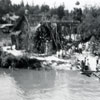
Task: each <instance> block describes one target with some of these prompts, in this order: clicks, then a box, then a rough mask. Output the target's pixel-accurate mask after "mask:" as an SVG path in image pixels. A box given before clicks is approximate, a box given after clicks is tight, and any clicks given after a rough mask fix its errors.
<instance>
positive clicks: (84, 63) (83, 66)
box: [80, 57, 90, 71]
mask: <svg viewBox="0 0 100 100" xmlns="http://www.w3.org/2000/svg"><path fill="white" fill-rule="evenodd" d="M80 67H81V70H82V71H89V70H90V63H89V59H88V58H87V57H85V58H84V60H82V61H81V66H80Z"/></svg>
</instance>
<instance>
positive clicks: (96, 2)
mask: <svg viewBox="0 0 100 100" xmlns="http://www.w3.org/2000/svg"><path fill="white" fill-rule="evenodd" d="M11 1H12V3H13V4H19V3H20V2H21V1H22V0H11ZM23 1H24V3H25V4H26V3H27V2H28V4H30V5H32V3H34V5H37V4H38V5H40V6H41V5H42V4H48V5H49V6H50V7H54V6H55V7H58V6H59V5H61V4H64V5H65V9H68V10H72V9H73V8H74V7H76V5H75V3H76V2H77V1H79V2H80V5H79V6H77V7H80V8H84V6H89V7H90V6H97V7H98V6H100V0H23Z"/></svg>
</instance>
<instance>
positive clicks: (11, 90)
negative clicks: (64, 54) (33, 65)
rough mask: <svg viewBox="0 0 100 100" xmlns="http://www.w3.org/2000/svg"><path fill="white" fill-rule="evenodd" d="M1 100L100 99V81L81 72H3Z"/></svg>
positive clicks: (0, 82)
mask: <svg viewBox="0 0 100 100" xmlns="http://www.w3.org/2000/svg"><path fill="white" fill-rule="evenodd" d="M0 100H100V81H99V80H98V79H97V78H96V77H87V76H85V75H81V74H80V73H79V72H78V71H54V70H50V71H44V70H41V71H34V70H8V69H0Z"/></svg>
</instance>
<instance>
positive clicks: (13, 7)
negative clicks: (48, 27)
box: [0, 0, 82, 20]
mask: <svg viewBox="0 0 100 100" xmlns="http://www.w3.org/2000/svg"><path fill="white" fill-rule="evenodd" d="M25 10H28V14H41V15H43V14H46V15H47V14H48V15H50V17H52V16H54V17H55V18H56V19H62V18H63V19H72V18H74V19H77V18H76V16H77V15H76V12H77V11H76V9H74V10H73V11H72V12H69V11H68V10H65V6H64V5H60V6H59V7H54V8H50V7H49V5H46V4H43V5H42V6H39V5H34V4H33V5H29V4H28V3H27V4H26V5H25V4H24V2H23V0H22V2H21V3H20V4H12V2H11V0H0V17H2V16H3V15H4V14H7V13H11V12H14V13H15V14H17V15H23V14H25ZM77 13H78V14H80V15H82V11H81V9H80V10H79V11H78V12H77ZM73 15H75V16H73ZM78 19H79V20H80V18H79V16H78Z"/></svg>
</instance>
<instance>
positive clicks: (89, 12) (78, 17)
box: [0, 0, 100, 40]
mask: <svg viewBox="0 0 100 100" xmlns="http://www.w3.org/2000/svg"><path fill="white" fill-rule="evenodd" d="M77 6H78V5H77ZM25 11H27V13H28V15H41V16H43V15H44V16H46V15H48V16H49V18H50V19H56V20H71V21H79V22H80V24H79V25H78V26H77V30H74V31H72V32H73V33H77V34H81V38H82V39H83V40H84V39H86V38H89V37H91V36H92V35H94V36H95V38H97V39H98V40H99V37H100V7H95V6H94V7H84V9H83V10H82V9H81V8H74V9H73V10H72V11H69V10H66V9H65V6H64V5H60V6H58V7H53V8H50V7H49V5H46V4H43V5H42V6H39V5H34V4H33V5H29V4H28V3H27V4H26V5H25V4H24V2H23V0H22V2H21V3H20V4H12V2H11V0H0V19H1V18H2V16H3V15H5V14H7V13H11V12H13V13H15V14H16V15H19V16H21V15H23V14H25Z"/></svg>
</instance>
